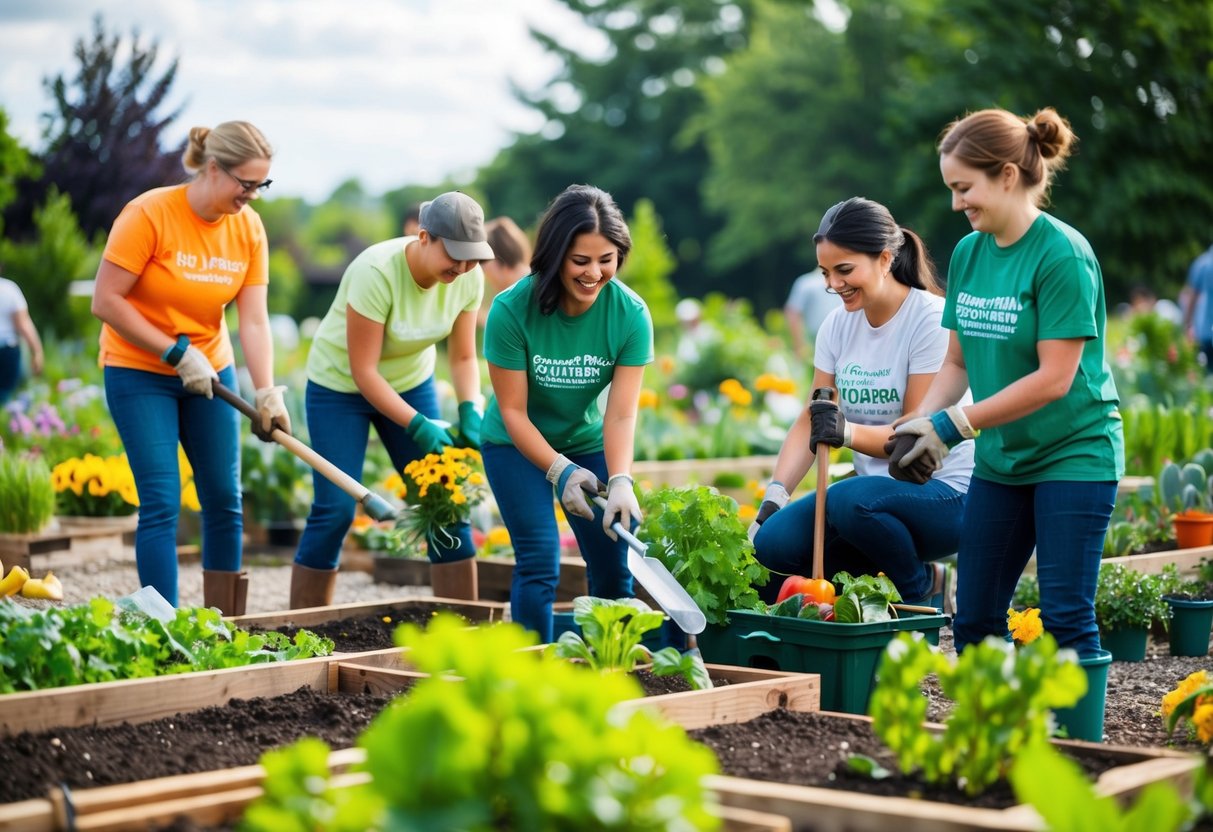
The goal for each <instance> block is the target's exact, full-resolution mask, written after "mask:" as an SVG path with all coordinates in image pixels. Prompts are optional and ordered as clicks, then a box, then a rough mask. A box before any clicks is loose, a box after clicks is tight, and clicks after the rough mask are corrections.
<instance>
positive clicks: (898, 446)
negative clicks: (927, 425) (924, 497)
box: [884, 433, 935, 485]
mask: <svg viewBox="0 0 1213 832" xmlns="http://www.w3.org/2000/svg"><path fill="white" fill-rule="evenodd" d="M917 441H918V437H917V436H915V435H914V434H912V433H903V434H902V435H901V436H895V437H893V438H892V439H890V440H889V441H888V442H886V443H884V452H885V453H886V454H888V455H889V476H891V477H892V478H893V479H895V480H901V481H902V482H912V483H914V484H915V485H923V484H924V483H925V482H926V481H927V480H929V479H930V478H931V474H933V473H935V469H934V468H932V467H931V463H930V462H928V461H927V460H926V459H925V458H922V457H920V458H919V459H916V460H914V461H913V462H911V463H910V464H909V465H908V466H906V467H905V468H902V467H901V460H902V457H904V456H905V455H906V454H907V453H909V452H910V449H911V448H913V447H914V444H915V443H916V442H917Z"/></svg>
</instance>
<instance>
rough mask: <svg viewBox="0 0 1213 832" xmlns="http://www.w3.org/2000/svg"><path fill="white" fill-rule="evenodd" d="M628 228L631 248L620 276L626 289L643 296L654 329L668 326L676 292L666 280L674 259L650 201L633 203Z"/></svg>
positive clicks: (670, 321) (672, 315)
mask: <svg viewBox="0 0 1213 832" xmlns="http://www.w3.org/2000/svg"><path fill="white" fill-rule="evenodd" d="M628 227H629V230H630V231H631V233H632V250H631V252H630V253H629V254H628V259H627V262H626V263H625V264H624V267H623V271H622V273H621V275H620V276H621V277H622V278H623V281H624V282H625V283H627V285H628V287H629V288H631V289H632V290H633V291H634V292H636V293H637V294H639V295H640V296H641V297H642V298H644V302H645V303H646V304H647V305H648V307H649V314H650V315H651V316H652V318H653V326H654V327H655V328H658V327H669V326H672V325H673V324H674V323H675V318H674V304H675V303H676V302H677V301H678V295H677V293H676V292H675V291H674V285H673V284H672V283H670V273H671V272H673V271H674V267H675V266H677V264H678V261H677V260H675V259H674V255H673V254H671V253H670V249H669V247H668V246H667V245H666V241H665V234H664V233H663V232H662V230H661V217H659V216H657V211H656V209H654V208H653V202H652V200H649V199H642V200H640V201H638V202H637V203H636V207H635V209H634V210H633V212H632V219H631V221H630V222H629V223H628Z"/></svg>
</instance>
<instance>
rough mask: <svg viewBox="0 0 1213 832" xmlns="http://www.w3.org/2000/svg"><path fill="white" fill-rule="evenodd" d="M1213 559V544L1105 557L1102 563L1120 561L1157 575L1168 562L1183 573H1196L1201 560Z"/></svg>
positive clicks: (1122, 563) (1131, 567)
mask: <svg viewBox="0 0 1213 832" xmlns="http://www.w3.org/2000/svg"><path fill="white" fill-rule="evenodd" d="M1206 558H1207V559H1209V560H1213V546H1196V547H1194V548H1191V549H1171V550H1168V551H1165V552H1150V553H1149V554H1145V555H1124V556H1122V557H1118V558H1104V559H1103V560H1102V561H1101V563H1119V564H1121V565H1123V566H1124V567H1126V568H1127V569H1135V570H1136V571H1138V572H1143V573H1145V574H1147V575H1157V574H1158V573H1160V572H1162V570H1163V568H1164V567H1166V566H1167V565H1168V564H1172V563H1173V564H1175V566H1176V568H1178V569H1179V573H1180V574H1181V575H1189V574H1195V572H1196V569H1197V567H1198V566H1200V562H1201V561H1202V560H1205V559H1206Z"/></svg>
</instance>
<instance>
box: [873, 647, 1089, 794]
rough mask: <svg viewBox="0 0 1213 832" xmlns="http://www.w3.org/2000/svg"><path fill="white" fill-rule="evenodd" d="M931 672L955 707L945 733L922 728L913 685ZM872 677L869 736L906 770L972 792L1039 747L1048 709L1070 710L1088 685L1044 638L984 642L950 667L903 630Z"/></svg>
mask: <svg viewBox="0 0 1213 832" xmlns="http://www.w3.org/2000/svg"><path fill="white" fill-rule="evenodd" d="M932 673H934V674H936V675H937V676H938V678H939V686H940V689H941V690H942V691H943V693H944V695H945V696H947V697H948V698H949V699H951V700H952V701H953V702H954V703H955V706H954V707H953V708H952V710H951V711H950V712H949V714H948V718H947V722H946V723H945V728H944V731H943V733H942V734H936V733H934V732H931V731H929V730H927V729H926V728H925V727H924V725H923V723H924V722H925V720H926V715H927V699H926V697H924V696H923V695H922V693H921V691H920V689H919V686H920V684H921V683H922V681H923V680H924V679H925V678H926V677H927V676H928V675H930V674H932ZM876 675H877V683H876V688H875V690H873V692H872V701H871V706H870V712H871V715H872V720H873V721H872V730H873V731H874V732H875V733H876V735H877V736H878V737H880V738H881V740H883V741H884V743H885V744H886V745H887V746H888V747H889V749H890V750H891V751H892V752H893V753H895V754H896V755H897V762H898V765H899V766H900V767H901V770H902V772H904V773H906V774H910V773H912V772H919V773H920V774H921V776H922V777H923V779H925V780H926V781H927V782H929V783H937V784H942V783H949V782H954V783H955V784H956V785H957V786H959V787H960V788H961V789H963V790H964V791H965V793H966V794H970V795H975V794H980V793H981V792H983V791H985V789H986V788H988V787H989V786H990V785H991V784H993V783H995V782H996V781H998V780H999V779H1001V778H1003V777H1005V776H1006V774H1007V772H1008V771H1009V770H1010V767H1011V765H1012V763H1013V762H1014V761H1015V759H1016V758H1017V756H1018V755H1019V754H1020V753H1021V752H1022V751H1023V750H1024V749H1025V748H1027V747H1029V746H1030V745H1032V744H1033V743H1039V742H1045V741H1046V740H1047V738H1048V736H1049V723H1050V713H1049V711H1050V709H1051V708H1067V707H1070V706H1072V705H1073V704H1074V703H1075V702H1077V701H1078V700H1079V699H1080V698H1082V696H1083V694H1084V693H1086V689H1087V677H1086V673H1085V672H1084V671H1083V670H1082V668H1081V667H1080V666H1079V665H1078V661H1077V657H1076V656H1075V654H1074V652H1073V651H1071V650H1058V648H1057V642H1056V641H1055V640H1054V639H1053V637H1052V636H1051V635H1049V634H1048V633H1044V634H1043V635H1041V637H1040V638H1038V639H1036V640H1035V641H1033V642H1031V643H1030V644H1027V645H1024V646H1023V647H1018V648H1017V647H1015V646H1014V645H1012V644H1011V643H1009V642H1007V641H1006V640H1004V639H1000V638H997V637H995V636H988V637H987V638H986V639H985V640H984V641H982V642H981V643H980V644H972V645H969V647H968V648H966V649H965V651H964V652H963V653H962V654H960V656H959V657H958V658H957V659H956V660H955V661H954V662H953V661H950V660H949V659H948V657H946V656H944V655H943V654H942V653H940V652H939V649H938V648H936V647H932V646H931V645H930V644H928V643H927V641H926V639H924V638H923V637H922V635H921V634H920V633H913V634H911V633H901V634H899V635H898V636H897V637H896V638H895V639H893V640H892V641H891V642H890V643H889V646H888V648H887V649H886V650H885V653H884V656H883V658H882V659H881V662H880V667H879V669H878V670H877V674H876Z"/></svg>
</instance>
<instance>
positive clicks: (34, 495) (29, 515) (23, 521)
mask: <svg viewBox="0 0 1213 832" xmlns="http://www.w3.org/2000/svg"><path fill="white" fill-rule="evenodd" d="M54 516H55V489H54V486H53V485H52V484H51V472H50V469H49V468H48V467H47V465H46V462H45V461H44V460H43V459H42V458H41V457H35V456H30V455H28V454H24V453H5V452H4V451H3V450H2V449H0V532H3V533H9V534H31V533H33V532H37V531H41V530H42V529H43V528H44V527H45V526H46V524H47V523H49V522H50V521H51V518H52V517H54Z"/></svg>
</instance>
